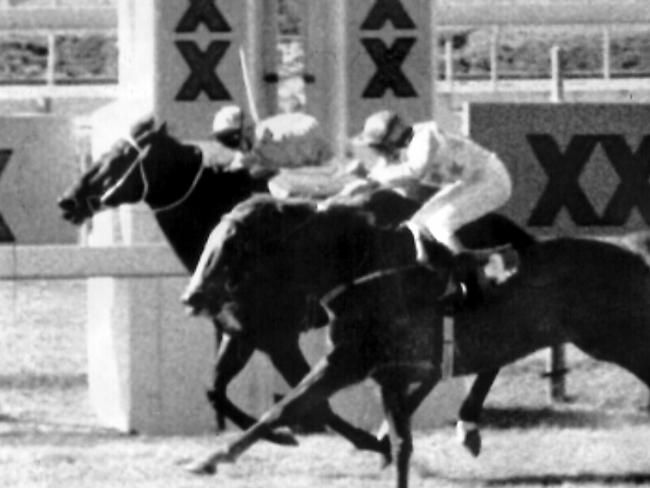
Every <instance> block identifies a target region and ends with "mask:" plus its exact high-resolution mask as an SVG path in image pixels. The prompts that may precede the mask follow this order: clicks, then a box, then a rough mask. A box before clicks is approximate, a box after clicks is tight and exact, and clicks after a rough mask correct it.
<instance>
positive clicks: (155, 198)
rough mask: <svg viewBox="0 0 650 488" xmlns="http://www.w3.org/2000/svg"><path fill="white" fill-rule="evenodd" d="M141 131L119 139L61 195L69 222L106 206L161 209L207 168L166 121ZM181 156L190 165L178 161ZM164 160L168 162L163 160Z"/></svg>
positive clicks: (140, 128) (177, 198)
mask: <svg viewBox="0 0 650 488" xmlns="http://www.w3.org/2000/svg"><path fill="white" fill-rule="evenodd" d="M138 130H139V133H138V134H137V136H134V137H133V141H132V142H129V141H125V140H120V141H118V142H116V143H115V144H114V145H113V147H112V148H111V150H110V151H108V152H107V153H106V154H104V155H103V156H102V157H101V158H100V159H99V161H97V162H96V163H95V164H93V165H92V167H91V168H90V169H88V171H86V173H85V174H84V175H83V176H82V177H81V179H80V180H79V182H78V183H76V184H75V185H74V186H72V187H71V188H70V189H69V190H68V191H67V192H66V193H65V194H64V195H63V197H61V199H60V200H59V206H60V207H61V209H62V210H63V217H64V218H65V219H66V220H69V221H71V222H73V223H75V224H78V223H81V222H82V221H83V220H85V219H86V218H89V217H91V216H92V215H93V214H94V213H95V212H97V211H99V210H101V209H103V208H107V207H117V206H119V205H122V204H129V203H136V202H139V201H144V202H146V203H148V204H149V205H150V206H151V207H152V208H154V209H160V208H164V207H167V206H169V205H172V204H174V203H176V202H178V201H179V200H181V199H182V198H183V196H184V195H185V194H186V193H188V192H189V188H190V187H191V186H192V185H193V184H195V183H196V181H197V180H198V177H199V176H200V173H201V171H202V168H203V166H202V164H201V155H200V151H199V150H198V149H197V148H195V147H193V146H184V145H182V144H181V143H180V142H179V141H178V140H176V139H175V138H173V137H172V136H170V135H169V134H168V133H167V129H166V126H165V124H162V125H161V126H160V127H158V128H157V129H154V128H153V124H151V125H141V126H139V127H138ZM181 159H182V162H183V163H185V164H182V165H181V164H175V163H176V162H177V161H179V160H181ZM161 160H162V161H164V162H165V163H167V164H159V162H160V161H161ZM188 160H189V162H190V163H194V164H188Z"/></svg>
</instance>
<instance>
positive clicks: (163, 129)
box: [158, 122, 168, 136]
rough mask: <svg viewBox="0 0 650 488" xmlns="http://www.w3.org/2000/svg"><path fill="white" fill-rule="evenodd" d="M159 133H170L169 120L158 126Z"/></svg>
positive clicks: (164, 134)
mask: <svg viewBox="0 0 650 488" xmlns="http://www.w3.org/2000/svg"><path fill="white" fill-rule="evenodd" d="M158 134H160V135H163V136H166V135H167V134H168V132H167V122H163V123H162V124H160V127H158Z"/></svg>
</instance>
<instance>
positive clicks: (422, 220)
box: [407, 154, 512, 250]
mask: <svg viewBox="0 0 650 488" xmlns="http://www.w3.org/2000/svg"><path fill="white" fill-rule="evenodd" d="M511 193H512V181H511V179H510V175H509V174H508V171H507V169H506V168H505V166H504V164H503V163H502V162H501V160H500V159H499V158H498V157H497V156H496V155H495V154H491V155H490V157H489V158H488V159H487V160H486V162H485V165H484V167H483V168H482V170H481V173H480V175H479V177H477V178H474V179H472V180H469V181H459V182H456V183H453V184H451V185H449V186H446V187H443V188H442V189H441V190H440V191H439V192H437V193H436V194H435V195H434V196H433V197H431V198H430V199H429V200H428V201H426V202H425V203H424V205H422V207H421V208H420V210H418V211H417V212H416V213H415V214H414V215H413V216H412V217H411V219H410V220H409V222H408V223H407V225H408V227H409V228H410V229H411V230H412V231H414V232H417V228H422V227H424V228H425V229H426V230H428V231H429V232H430V233H431V234H432V235H433V237H435V238H436V239H437V240H438V241H440V242H441V243H443V244H445V245H447V246H449V247H450V248H451V249H452V250H459V249H458V243H457V242H456V240H455V238H454V233H455V232H456V231H457V230H458V229H459V228H460V227H462V226H463V225H465V224H467V223H469V222H472V221H473V220H476V219H478V218H479V217H482V216H483V215H485V214H487V213H489V212H492V211H493V210H495V209H497V208H499V207H501V206H502V205H503V204H505V203H506V202H507V201H508V199H509V198H510V195H511Z"/></svg>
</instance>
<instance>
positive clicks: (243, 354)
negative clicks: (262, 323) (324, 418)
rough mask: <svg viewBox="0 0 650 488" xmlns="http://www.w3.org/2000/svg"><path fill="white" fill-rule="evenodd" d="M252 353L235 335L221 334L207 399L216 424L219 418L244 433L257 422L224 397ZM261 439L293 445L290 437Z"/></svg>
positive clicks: (252, 348) (293, 440)
mask: <svg viewBox="0 0 650 488" xmlns="http://www.w3.org/2000/svg"><path fill="white" fill-rule="evenodd" d="M254 351H255V347H254V346H253V345H252V344H251V343H250V342H249V341H246V340H244V339H242V338H241V337H240V336H237V335H235V336H230V335H228V334H224V336H223V338H222V341H221V344H220V348H219V352H218V354H217V361H216V364H215V367H214V379H213V388H214V389H213V390H212V391H209V392H208V399H209V400H210V403H212V406H213V407H214V409H215V411H216V414H217V422H218V421H219V417H220V416H223V417H225V418H229V419H230V420H232V421H233V423H234V424H235V425H237V426H238V427H239V428H240V429H242V430H245V429H247V428H248V427H250V426H251V425H253V424H254V423H255V422H256V421H257V419H255V418H254V417H251V416H250V415H248V414H247V413H245V412H244V411H243V410H241V409H240V408H239V407H237V406H236V405H235V404H234V403H232V402H231V401H230V399H229V398H228V395H227V388H228V384H230V381H231V380H232V379H233V378H234V377H235V376H236V375H237V374H238V373H239V372H240V371H241V370H242V369H243V368H244V366H245V365H246V363H247V362H248V361H249V359H250V358H251V356H252V355H253V352H254ZM265 439H266V440H268V441H271V442H274V443H276V444H281V445H294V444H295V443H296V441H295V439H294V438H293V436H291V435H287V434H284V433H275V432H269V433H268V435H266V436H265Z"/></svg>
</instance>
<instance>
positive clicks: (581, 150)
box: [526, 134, 600, 227]
mask: <svg viewBox="0 0 650 488" xmlns="http://www.w3.org/2000/svg"><path fill="white" fill-rule="evenodd" d="M526 138H527V139H528V142H529V144H530V146H531V148H532V150H533V152H534V153H535V156H536V157H537V160H538V161H539V162H540V164H541V165H542V168H544V171H545V172H546V174H547V176H548V184H547V185H546V188H545V189H544V192H543V193H542V196H541V197H540V199H539V201H538V202H537V205H535V208H534V209H533V211H532V213H531V215H530V218H529V219H528V225H530V226H540V227H541V226H550V225H553V222H554V221H555V217H557V215H558V213H559V212H560V210H561V209H562V207H566V209H567V210H568V212H569V214H570V215H571V217H572V218H573V221H574V222H575V223H576V224H577V225H584V226H591V225H598V224H599V223H600V219H599V218H598V215H596V211H595V210H594V208H593V207H592V206H591V203H589V200H588V199H587V196H586V195H585V194H584V192H583V191H582V189H581V188H580V186H579V184H578V178H579V177H580V173H582V170H583V168H584V166H585V164H587V161H589V157H590V156H591V153H592V152H593V150H594V147H595V146H596V144H597V143H598V136H593V135H576V136H574V137H572V138H571V142H569V146H568V147H567V149H566V152H565V153H564V154H562V151H561V150H560V148H559V147H558V144H557V142H555V139H553V137H552V136H551V135H549V134H530V135H528V136H526Z"/></svg>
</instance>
